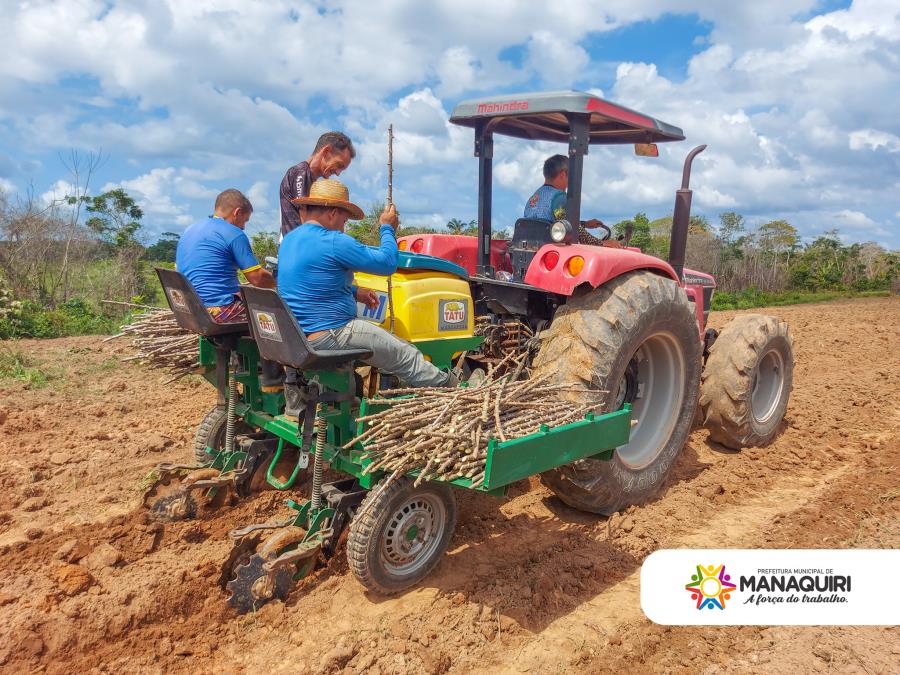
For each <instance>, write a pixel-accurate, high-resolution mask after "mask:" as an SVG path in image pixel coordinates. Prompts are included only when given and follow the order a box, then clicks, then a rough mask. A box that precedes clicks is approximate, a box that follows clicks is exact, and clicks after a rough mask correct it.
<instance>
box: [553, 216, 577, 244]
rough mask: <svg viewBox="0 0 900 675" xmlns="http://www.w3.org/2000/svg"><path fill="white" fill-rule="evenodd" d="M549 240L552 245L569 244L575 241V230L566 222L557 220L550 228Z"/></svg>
mask: <svg viewBox="0 0 900 675" xmlns="http://www.w3.org/2000/svg"><path fill="white" fill-rule="evenodd" d="M550 239H552V240H553V243H554V244H570V243H572V242H573V241H574V240H575V230H574V228H573V227H572V224H571V223H570V222H569V221H568V220H557V221H556V222H555V223H553V225H551V226H550Z"/></svg>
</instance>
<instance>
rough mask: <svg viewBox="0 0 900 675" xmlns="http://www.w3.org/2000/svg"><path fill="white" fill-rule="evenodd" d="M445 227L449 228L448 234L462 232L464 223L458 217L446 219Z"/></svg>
mask: <svg viewBox="0 0 900 675" xmlns="http://www.w3.org/2000/svg"><path fill="white" fill-rule="evenodd" d="M447 229H448V230H450V234H462V233H463V230H465V229H466V223H464V222H463V221H461V220H460V219H459V218H451V219H450V220H448V221H447Z"/></svg>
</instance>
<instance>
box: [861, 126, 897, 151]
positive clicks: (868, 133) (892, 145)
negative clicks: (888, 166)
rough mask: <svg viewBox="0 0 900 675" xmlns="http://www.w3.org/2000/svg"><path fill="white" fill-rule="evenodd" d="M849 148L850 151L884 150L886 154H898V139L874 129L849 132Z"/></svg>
mask: <svg viewBox="0 0 900 675" xmlns="http://www.w3.org/2000/svg"><path fill="white" fill-rule="evenodd" d="M850 148H851V149H852V150H862V149H863V148H871V149H872V150H878V149H879V148H885V149H886V150H887V151H888V152H900V137H898V136H895V135H894V134H889V133H887V132H886V131H878V130H876V129H859V130H857V131H852V132H850Z"/></svg>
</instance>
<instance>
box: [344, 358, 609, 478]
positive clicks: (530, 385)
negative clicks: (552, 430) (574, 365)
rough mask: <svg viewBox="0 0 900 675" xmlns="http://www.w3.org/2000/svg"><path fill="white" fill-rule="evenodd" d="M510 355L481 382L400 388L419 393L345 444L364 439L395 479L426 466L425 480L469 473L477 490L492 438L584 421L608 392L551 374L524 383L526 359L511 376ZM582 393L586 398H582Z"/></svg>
mask: <svg viewBox="0 0 900 675" xmlns="http://www.w3.org/2000/svg"><path fill="white" fill-rule="evenodd" d="M511 358H512V357H507V358H506V359H504V360H503V361H502V362H501V363H500V364H498V367H496V368H494V367H491V368H490V371H489V372H488V376H487V377H486V378H485V380H484V381H482V382H481V383H479V384H478V385H477V386H473V387H468V388H459V389H444V388H416V389H393V390H390V391H384V392H382V393H383V394H384V395H386V396H403V395H406V394H414V396H413V397H411V398H388V399H385V400H383V401H379V403H384V404H385V405H387V406H388V407H387V408H386V409H385V410H383V411H381V412H378V413H375V414H372V415H367V416H365V417H361V418H359V421H361V422H363V423H364V425H365V426H366V427H367V428H366V429H365V431H364V432H363V433H361V434H360V435H359V436H357V437H356V438H354V439H353V440H352V441H350V442H349V443H347V444H346V445H345V446H344V449H348V448H350V447H352V446H353V445H354V444H355V443H357V442H362V443H363V446H364V448H365V455H364V457H366V458H369V459H372V460H373V462H372V463H371V464H369V465H368V466H367V467H366V469H365V470H364V473H371V472H372V471H376V470H382V471H391V472H393V473H394V476H396V475H399V474H403V473H407V472H409V471H414V470H417V469H419V470H421V472H420V474H419V477H418V478H417V480H416V485H418V484H419V483H421V482H422V481H423V480H454V479H456V478H469V479H471V480H472V485H473V487H478V486H479V485H481V484H482V483H484V469H485V461H486V459H487V448H488V442H489V441H490V440H491V439H492V438H495V439H497V440H499V441H501V442H503V441H507V440H510V439H513V438H519V437H521V436H526V435H528V434H532V433H535V432H537V431H539V430H540V428H541V426H542V425H547V426H551V427H552V426H557V425H560V424H567V423H569V422H574V421H576V420H579V419H583V418H584V416H585V414H586V413H587V412H589V411H590V410H595V409H597V407H598V405H599V402H600V395H601V394H603V393H604V392H601V391H596V390H588V389H585V388H584V386H583V385H579V384H567V383H564V384H552V383H550V382H549V381H548V380H549V378H550V375H549V374H547V375H543V376H539V377H536V378H534V379H523V380H520V379H519V376H520V375H521V374H522V371H523V364H524V361H525V357H521V358H520V361H518V362H512V365H513V368H512V369H510V370H509V371H507V372H506V373H505V374H502V375H497V373H503V368H502V367H501V366H502V365H504V364H509V363H510V361H511ZM573 391H577V392H579V393H583V394H588V395H589V396H590V398H589V399H586V400H585V402H584V403H582V404H578V405H573V404H572V402H571V401H569V400H566V398H565V394H567V393H570V392H573ZM579 398H582V397H579Z"/></svg>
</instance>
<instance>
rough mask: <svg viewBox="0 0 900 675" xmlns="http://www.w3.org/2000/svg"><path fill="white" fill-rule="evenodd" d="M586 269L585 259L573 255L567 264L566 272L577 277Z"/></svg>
mask: <svg viewBox="0 0 900 675" xmlns="http://www.w3.org/2000/svg"><path fill="white" fill-rule="evenodd" d="M583 269H584V258H582V257H581V256H580V255H573V256H572V257H571V258H569V260H568V261H567V262H566V271H567V272H568V273H569V274H571V275H572V276H573V277H577V276H578V275H579V274H581V270H583Z"/></svg>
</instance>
